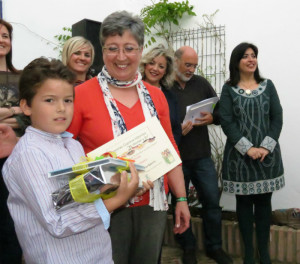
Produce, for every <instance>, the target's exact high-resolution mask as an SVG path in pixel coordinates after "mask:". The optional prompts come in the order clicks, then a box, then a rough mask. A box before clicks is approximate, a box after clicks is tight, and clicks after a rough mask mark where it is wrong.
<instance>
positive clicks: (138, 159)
mask: <svg viewBox="0 0 300 264" xmlns="http://www.w3.org/2000/svg"><path fill="white" fill-rule="evenodd" d="M106 152H114V153H116V155H117V157H118V158H125V159H130V160H134V162H135V163H137V164H140V165H142V166H144V167H145V170H144V171H139V177H140V181H146V180H151V181H155V180H156V179H158V178H160V177H161V176H163V175H164V174H166V173H167V172H169V171H170V170H172V169H173V168H175V167H176V166H177V165H178V164H180V163H181V160H180V157H179V155H178V154H177V152H176V150H175V148H174V147H173V145H172V143H171V142H170V140H169V138H168V136H167V134H166V133H165V131H164V129H163V127H162V126H161V124H160V122H159V121H158V119H157V118H156V117H152V118H151V119H149V120H146V121H145V122H144V123H142V124H140V125H139V126H137V127H135V128H133V129H131V130H129V131H127V132H126V133H124V134H122V135H121V136H119V137H117V138H115V139H113V140H111V141H109V142H107V143H106V144H104V145H102V146H101V147H99V148H97V149H95V150H93V151H92V152H90V153H88V154H87V156H88V157H89V158H91V159H94V158H96V157H98V156H100V155H102V154H103V153H106Z"/></svg>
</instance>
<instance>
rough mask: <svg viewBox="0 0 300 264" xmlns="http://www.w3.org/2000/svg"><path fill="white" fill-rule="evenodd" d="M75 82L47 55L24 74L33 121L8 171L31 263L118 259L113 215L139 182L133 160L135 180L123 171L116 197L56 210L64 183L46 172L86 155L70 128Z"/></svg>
mask: <svg viewBox="0 0 300 264" xmlns="http://www.w3.org/2000/svg"><path fill="white" fill-rule="evenodd" d="M74 81H75V78H74V74H73V73H72V72H70V71H69V70H68V69H67V67H65V66H63V64H62V63H61V62H60V61H58V60H51V61H49V60H48V59H46V58H39V59H36V60H34V61H32V62H31V63H30V64H29V65H28V66H26V67H25V69H24V70H23V72H22V75H21V77H20V83H19V90H20V107H21V109H22V111H23V112H24V114H25V115H27V116H29V117H30V119H31V123H32V125H31V126H29V127H28V128H27V129H26V133H25V135H24V136H23V137H22V138H21V139H20V140H19V142H18V143H17V145H16V146H15V148H14V150H13V152H12V154H11V155H10V157H9V158H8V159H7V161H6V163H5V164H4V167H3V175H4V181H5V183H6V185H7V188H8V190H9V198H8V207H9V210H10V213H11V215H12V218H13V220H14V223H15V228H16V232H17V235H18V239H19V242H20V244H21V247H22V249H23V253H24V258H25V261H26V264H30V263H43V264H44V263H63V264H67V263H72V264H75V263H78V264H82V263H89V264H93V263H95V264H96V263H97V264H98V263H113V261H112V252H111V241H110V237H109V234H108V231H107V228H108V226H109V221H110V214H109V213H110V212H112V211H113V210H115V209H117V208H118V207H120V206H121V205H123V204H125V203H126V201H128V199H129V198H130V197H132V196H133V195H134V194H135V191H136V189H137V186H138V176H137V172H136V170H135V168H134V166H133V165H132V164H131V165H130V169H131V173H132V178H131V181H130V182H127V177H126V173H122V178H121V184H120V187H119V189H118V191H117V194H116V196H114V197H113V198H110V199H107V200H105V201H102V200H101V199H98V200H96V201H95V202H94V203H89V204H81V205H79V206H78V207H75V208H71V209H68V210H65V211H62V212H56V211H55V210H54V207H53V203H52V199H51V196H50V194H51V193H52V192H53V191H55V190H56V189H57V188H59V187H60V186H59V184H58V182H57V180H55V179H51V180H50V179H48V177H47V173H48V172H49V171H53V170H56V169H60V168H64V167H70V166H72V165H74V164H75V163H78V162H79V160H80V157H82V156H84V151H83V148H82V147H81V145H80V143H79V142H77V141H76V140H74V139H72V135H71V134H70V133H68V132H65V130H66V129H67V127H68V126H69V124H70V122H71V120H72V116H73V98H74V91H73V84H74ZM87 107H88V106H87Z"/></svg>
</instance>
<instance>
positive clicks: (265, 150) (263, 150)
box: [258, 147, 270, 162]
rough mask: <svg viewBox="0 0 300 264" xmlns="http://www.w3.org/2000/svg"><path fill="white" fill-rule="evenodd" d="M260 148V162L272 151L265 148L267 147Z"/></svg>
mask: <svg viewBox="0 0 300 264" xmlns="http://www.w3.org/2000/svg"><path fill="white" fill-rule="evenodd" d="M258 149H259V151H260V154H261V158H260V162H263V161H264V159H265V157H266V156H267V155H268V154H269V153H270V151H269V150H267V149H265V148H262V147H260V148H258Z"/></svg>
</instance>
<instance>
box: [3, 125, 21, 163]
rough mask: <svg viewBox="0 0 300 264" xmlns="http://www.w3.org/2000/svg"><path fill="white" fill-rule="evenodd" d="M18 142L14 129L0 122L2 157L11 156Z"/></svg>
mask: <svg viewBox="0 0 300 264" xmlns="http://www.w3.org/2000/svg"><path fill="white" fill-rule="evenodd" d="M17 142H18V138H17V136H16V134H15V132H14V131H13V129H12V128H11V127H10V126H9V125H7V124H3V123H0V158H5V157H7V156H9V155H10V153H11V152H12V150H13V148H14V147H15V145H16V144H17Z"/></svg>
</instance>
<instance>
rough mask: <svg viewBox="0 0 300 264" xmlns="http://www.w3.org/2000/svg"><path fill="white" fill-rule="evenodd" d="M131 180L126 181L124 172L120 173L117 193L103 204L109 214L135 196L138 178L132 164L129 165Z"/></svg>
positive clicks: (126, 177)
mask: <svg viewBox="0 0 300 264" xmlns="http://www.w3.org/2000/svg"><path fill="white" fill-rule="evenodd" d="M129 168H130V173H131V179H130V180H129V181H128V176H127V172H126V171H122V173H121V181H120V185H119V188H118V189H117V193H116V195H115V196H113V197H112V198H109V199H106V200H104V201H103V202H104V204H105V206H106V208H107V210H108V211H109V212H112V211H114V210H116V209H117V208H119V207H121V206H123V205H124V204H125V203H126V202H127V201H128V200H129V199H130V198H131V197H133V196H134V195H135V194H136V189H137V187H138V185H139V176H138V172H137V170H136V168H135V167H134V165H133V163H129Z"/></svg>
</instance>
